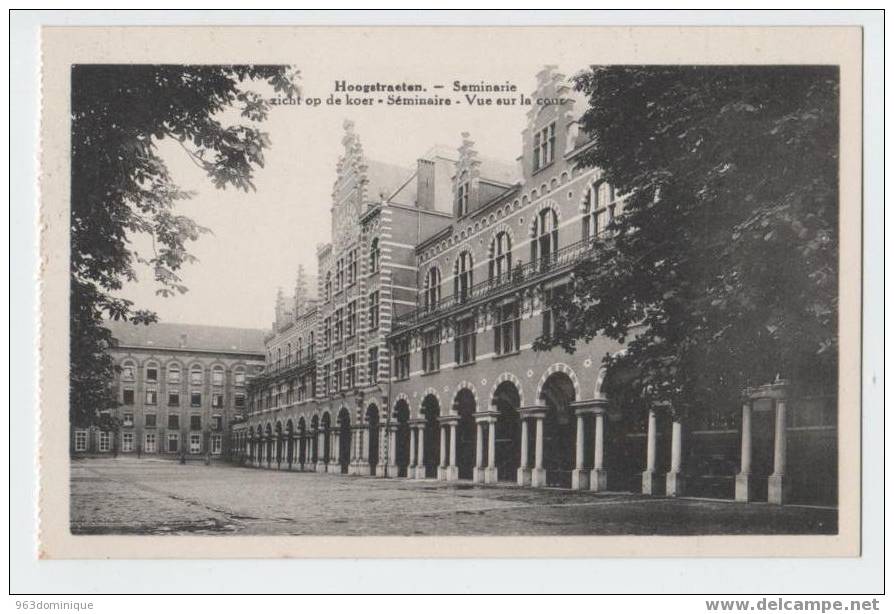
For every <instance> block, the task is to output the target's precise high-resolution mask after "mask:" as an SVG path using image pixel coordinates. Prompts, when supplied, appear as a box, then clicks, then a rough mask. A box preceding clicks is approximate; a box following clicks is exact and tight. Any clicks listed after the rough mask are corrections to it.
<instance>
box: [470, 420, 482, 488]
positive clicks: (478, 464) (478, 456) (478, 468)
mask: <svg viewBox="0 0 894 614" xmlns="http://www.w3.org/2000/svg"><path fill="white" fill-rule="evenodd" d="M472 481H473V482H475V483H476V484H477V483H481V484H483V483H484V423H483V422H481V421H480V420H476V421H475V468H474V469H473V470H472Z"/></svg>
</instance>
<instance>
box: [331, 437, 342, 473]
mask: <svg viewBox="0 0 894 614" xmlns="http://www.w3.org/2000/svg"><path fill="white" fill-rule="evenodd" d="M338 433H339V431H338V429H332V430H330V431H329V467H328V471H329V473H341V462H339V458H338V456H339V455H338V443H339V442H338Z"/></svg>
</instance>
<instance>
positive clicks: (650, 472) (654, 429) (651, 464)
mask: <svg viewBox="0 0 894 614" xmlns="http://www.w3.org/2000/svg"><path fill="white" fill-rule="evenodd" d="M657 421H658V420H657V416H656V415H655V410H654V409H650V410H649V431H648V434H647V435H646V470H645V471H643V494H644V495H654V494H657V493H658V476H657V475H656V474H655V445H656V442H657V437H658V424H657Z"/></svg>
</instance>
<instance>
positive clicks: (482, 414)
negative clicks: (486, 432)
mask: <svg viewBox="0 0 894 614" xmlns="http://www.w3.org/2000/svg"><path fill="white" fill-rule="evenodd" d="M499 415H500V412H498V411H479V412H476V413H474V414H472V416H473V417H474V418H475V422H496V421H497V417H498V416H499Z"/></svg>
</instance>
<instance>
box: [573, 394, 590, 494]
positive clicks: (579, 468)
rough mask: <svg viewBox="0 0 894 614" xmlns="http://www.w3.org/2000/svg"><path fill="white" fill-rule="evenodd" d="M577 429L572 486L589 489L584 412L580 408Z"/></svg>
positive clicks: (577, 488) (576, 488) (578, 488)
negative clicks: (585, 453)
mask: <svg viewBox="0 0 894 614" xmlns="http://www.w3.org/2000/svg"><path fill="white" fill-rule="evenodd" d="M575 413H576V414H577V431H576V433H575V435H576V438H575V446H574V471H572V472H571V488H574V489H575V490H587V489H588V488H589V487H590V472H589V471H587V470H586V469H584V443H585V440H584V437H585V436H586V433H585V432H584V412H582V411H580V410H578V411H577V412H575Z"/></svg>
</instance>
